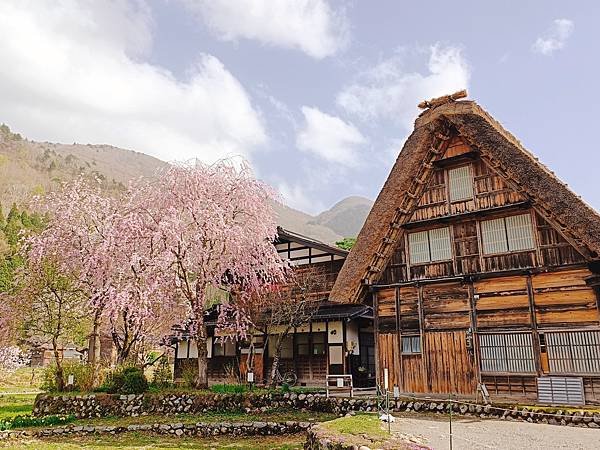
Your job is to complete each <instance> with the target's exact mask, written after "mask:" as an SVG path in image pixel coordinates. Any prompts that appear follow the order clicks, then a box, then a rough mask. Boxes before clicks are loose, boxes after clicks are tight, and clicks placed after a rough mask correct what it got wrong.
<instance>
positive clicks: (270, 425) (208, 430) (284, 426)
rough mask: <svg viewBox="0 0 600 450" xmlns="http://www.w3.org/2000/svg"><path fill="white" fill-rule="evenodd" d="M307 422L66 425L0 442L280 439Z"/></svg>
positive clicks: (11, 434)
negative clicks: (124, 437) (148, 436)
mask: <svg viewBox="0 0 600 450" xmlns="http://www.w3.org/2000/svg"><path fill="white" fill-rule="evenodd" d="M310 427H311V423H309V422H295V421H287V422H218V423H217V422H215V423H204V422H198V423H195V424H194V423H186V424H184V423H181V422H179V423H170V424H158V423H155V424H132V425H128V426H126V427H125V426H123V427H122V426H94V425H65V426H59V427H52V428H42V429H39V428H38V429H29V430H8V431H0V440H3V439H9V438H19V437H32V436H35V437H48V436H65V435H77V436H86V435H96V434H121V433H127V432H131V431H145V432H148V433H156V434H163V435H166V434H170V435H173V436H203V437H206V436H219V435H230V436H279V435H287V434H295V433H301V432H305V431H306V430H308V429H309V428H310Z"/></svg>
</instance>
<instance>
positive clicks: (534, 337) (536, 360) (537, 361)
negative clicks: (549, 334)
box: [527, 274, 542, 376]
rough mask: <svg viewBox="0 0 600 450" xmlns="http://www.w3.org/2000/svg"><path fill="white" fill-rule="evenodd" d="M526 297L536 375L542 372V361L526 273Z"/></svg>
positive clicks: (532, 294)
mask: <svg viewBox="0 0 600 450" xmlns="http://www.w3.org/2000/svg"><path fill="white" fill-rule="evenodd" d="M527 297H528V298H529V314H530V316H531V341H532V343H533V353H534V355H535V358H534V363H535V371H536V372H537V374H538V376H540V375H541V374H542V369H541V367H542V362H541V358H542V357H541V354H540V353H541V351H540V336H539V334H538V330H537V319H536V314H535V301H534V293H533V284H532V282H531V275H530V274H528V275H527Z"/></svg>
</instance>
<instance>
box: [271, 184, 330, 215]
mask: <svg viewBox="0 0 600 450" xmlns="http://www.w3.org/2000/svg"><path fill="white" fill-rule="evenodd" d="M307 189H308V191H310V194H309V193H308V192H307ZM277 190H278V191H279V194H280V195H281V197H282V199H283V203H284V204H285V205H286V206H289V207H291V208H294V209H297V210H299V211H303V212H306V213H308V214H318V213H320V212H321V211H323V210H324V209H326V208H325V205H324V203H323V202H322V201H319V200H318V198H319V197H318V193H317V192H314V189H311V188H310V187H307V186H305V185H304V184H303V185H300V184H292V183H288V182H287V181H281V182H279V183H277Z"/></svg>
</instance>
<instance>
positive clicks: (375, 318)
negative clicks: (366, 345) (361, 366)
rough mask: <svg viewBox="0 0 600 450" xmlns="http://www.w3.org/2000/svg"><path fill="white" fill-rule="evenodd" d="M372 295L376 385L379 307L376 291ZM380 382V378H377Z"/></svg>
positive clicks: (377, 374) (377, 375) (376, 375)
mask: <svg viewBox="0 0 600 450" xmlns="http://www.w3.org/2000/svg"><path fill="white" fill-rule="evenodd" d="M371 292H372V295H373V311H374V314H373V336H374V337H375V340H374V342H373V344H374V346H375V383H376V384H377V379H378V378H379V369H380V367H379V307H378V301H377V291H375V290H373V291H371ZM379 379H380V380H381V378H379Z"/></svg>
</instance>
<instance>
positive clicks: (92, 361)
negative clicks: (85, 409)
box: [87, 311, 100, 386]
mask: <svg viewBox="0 0 600 450" xmlns="http://www.w3.org/2000/svg"><path fill="white" fill-rule="evenodd" d="M99 331H100V314H99V312H98V311H96V312H95V314H94V321H93V325H92V333H91V334H90V337H89V341H88V360H87V363H88V365H89V366H90V367H91V368H92V385H93V386H96V381H97V380H98V368H99V366H100V365H99V362H100V333H99Z"/></svg>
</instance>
